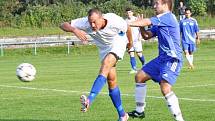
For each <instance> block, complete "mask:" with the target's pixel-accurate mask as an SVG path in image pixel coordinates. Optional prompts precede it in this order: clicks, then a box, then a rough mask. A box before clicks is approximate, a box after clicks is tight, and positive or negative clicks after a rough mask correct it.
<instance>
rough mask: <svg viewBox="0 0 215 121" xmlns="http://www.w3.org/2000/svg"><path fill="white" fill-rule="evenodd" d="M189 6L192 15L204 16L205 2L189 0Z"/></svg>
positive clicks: (203, 0) (202, 0)
mask: <svg viewBox="0 0 215 121" xmlns="http://www.w3.org/2000/svg"><path fill="white" fill-rule="evenodd" d="M189 6H190V8H191V9H192V11H193V13H194V15H200V16H202V15H206V10H207V6H206V2H205V0H190V1H189Z"/></svg>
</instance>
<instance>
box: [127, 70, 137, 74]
mask: <svg viewBox="0 0 215 121" xmlns="http://www.w3.org/2000/svg"><path fill="white" fill-rule="evenodd" d="M136 73H137V71H136V70H134V69H131V71H130V72H129V74H136Z"/></svg>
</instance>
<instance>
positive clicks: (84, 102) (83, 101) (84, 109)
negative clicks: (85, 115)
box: [80, 95, 90, 112]
mask: <svg viewBox="0 0 215 121" xmlns="http://www.w3.org/2000/svg"><path fill="white" fill-rule="evenodd" d="M80 102H81V111H82V112H87V110H88V108H89V106H90V103H89V99H87V97H86V96H85V95H81V97H80Z"/></svg>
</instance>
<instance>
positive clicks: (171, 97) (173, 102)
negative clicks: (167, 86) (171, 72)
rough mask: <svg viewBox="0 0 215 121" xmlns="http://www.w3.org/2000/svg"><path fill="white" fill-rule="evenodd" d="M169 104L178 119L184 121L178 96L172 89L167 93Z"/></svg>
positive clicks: (166, 97) (177, 120)
mask: <svg viewBox="0 0 215 121" xmlns="http://www.w3.org/2000/svg"><path fill="white" fill-rule="evenodd" d="M165 99H166V103H167V106H168V108H169V110H170V112H171V113H172V115H173V116H174V118H175V120H176V121H184V119H183V117H182V113H181V109H180V107H179V102H178V98H177V97H176V95H175V93H174V92H173V91H172V92H170V93H168V94H167V95H165Z"/></svg>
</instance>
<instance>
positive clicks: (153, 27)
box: [149, 26, 157, 37]
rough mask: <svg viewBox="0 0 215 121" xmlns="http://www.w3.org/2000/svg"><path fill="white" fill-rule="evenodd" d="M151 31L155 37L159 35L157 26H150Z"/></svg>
mask: <svg viewBox="0 0 215 121" xmlns="http://www.w3.org/2000/svg"><path fill="white" fill-rule="evenodd" d="M149 31H151V32H152V34H153V37H155V36H157V27H156V26H152V28H150V29H149Z"/></svg>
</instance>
